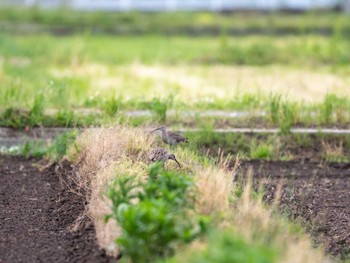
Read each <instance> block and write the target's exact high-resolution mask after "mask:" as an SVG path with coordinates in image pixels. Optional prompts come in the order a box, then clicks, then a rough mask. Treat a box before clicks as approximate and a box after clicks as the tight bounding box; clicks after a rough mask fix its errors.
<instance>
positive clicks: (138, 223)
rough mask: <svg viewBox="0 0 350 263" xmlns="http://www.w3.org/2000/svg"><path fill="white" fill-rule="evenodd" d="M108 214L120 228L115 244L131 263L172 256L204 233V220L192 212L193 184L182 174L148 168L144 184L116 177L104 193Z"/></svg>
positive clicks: (157, 165)
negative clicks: (109, 208)
mask: <svg viewBox="0 0 350 263" xmlns="http://www.w3.org/2000/svg"><path fill="white" fill-rule="evenodd" d="M107 195H108V197H109V199H110V200H111V201H112V214H110V215H107V216H106V220H109V219H110V218H114V219H115V220H116V221H117V222H118V224H119V225H120V227H121V228H122V234H121V236H120V237H119V238H118V239H117V240H116V243H117V244H118V245H119V246H120V248H121V251H122V253H123V255H125V256H127V257H129V258H130V259H131V261H132V262H154V260H156V259H158V258H164V257H168V256H171V255H173V254H174V250H175V248H176V247H177V246H178V245H180V244H183V243H188V242H190V241H192V240H193V239H194V238H196V237H197V236H199V235H200V234H201V233H202V232H204V231H205V229H206V220H205V219H204V218H202V217H200V216H198V215H196V214H195V213H194V210H193V202H194V199H193V181H192V179H191V178H190V177H189V176H187V175H184V174H178V173H176V172H170V171H165V170H163V169H161V165H160V164H156V165H154V166H152V168H151V170H150V172H149V176H148V180H147V181H146V182H145V183H141V182H137V180H136V177H135V176H127V175H123V176H119V177H118V179H116V180H115V182H114V183H113V185H112V186H111V187H110V189H109V191H108V194H107Z"/></svg>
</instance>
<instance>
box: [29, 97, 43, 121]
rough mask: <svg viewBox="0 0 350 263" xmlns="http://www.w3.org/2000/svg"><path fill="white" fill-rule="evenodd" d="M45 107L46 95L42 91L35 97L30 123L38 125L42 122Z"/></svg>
mask: <svg viewBox="0 0 350 263" xmlns="http://www.w3.org/2000/svg"><path fill="white" fill-rule="evenodd" d="M44 108H45V97H44V94H43V93H42V92H40V93H38V94H37V95H36V96H35V97H34V102H33V106H32V108H31V110H30V112H29V124H30V125H31V126H37V125H40V124H41V123H42V120H43V116H44Z"/></svg>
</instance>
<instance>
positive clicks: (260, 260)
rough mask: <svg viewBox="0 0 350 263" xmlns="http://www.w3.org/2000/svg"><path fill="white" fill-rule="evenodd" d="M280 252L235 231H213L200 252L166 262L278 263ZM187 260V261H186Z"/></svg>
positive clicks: (192, 252)
mask: <svg viewBox="0 0 350 263" xmlns="http://www.w3.org/2000/svg"><path fill="white" fill-rule="evenodd" d="M279 256H280V255H279V252H278V250H277V248H276V247H273V246H266V244H263V243H259V242H254V241H250V242H249V241H247V240H245V239H244V237H243V236H241V235H239V234H238V233H235V232H234V231H225V232H224V231H218V230H216V231H212V232H211V233H210V235H209V240H208V244H207V245H206V246H205V248H204V249H203V248H202V249H199V251H198V250H197V251H191V253H188V254H185V255H183V254H182V255H181V259H180V258H174V259H170V260H167V261H164V262H167V263H175V262H180V261H182V262H188V263H211V262H218V263H226V262H232V263H251V262H255V263H272V262H278V261H277V260H278V258H279ZM184 258H185V260H184Z"/></svg>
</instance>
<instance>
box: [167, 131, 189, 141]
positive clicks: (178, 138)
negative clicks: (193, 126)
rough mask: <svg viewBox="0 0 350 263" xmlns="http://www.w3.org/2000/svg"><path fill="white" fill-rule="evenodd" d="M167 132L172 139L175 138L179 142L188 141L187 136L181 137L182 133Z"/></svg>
mask: <svg viewBox="0 0 350 263" xmlns="http://www.w3.org/2000/svg"><path fill="white" fill-rule="evenodd" d="M168 134H169V136H171V137H173V138H174V139H176V140H177V141H179V142H186V141H188V139H187V138H185V137H183V136H182V135H180V134H178V133H175V132H169V133H168Z"/></svg>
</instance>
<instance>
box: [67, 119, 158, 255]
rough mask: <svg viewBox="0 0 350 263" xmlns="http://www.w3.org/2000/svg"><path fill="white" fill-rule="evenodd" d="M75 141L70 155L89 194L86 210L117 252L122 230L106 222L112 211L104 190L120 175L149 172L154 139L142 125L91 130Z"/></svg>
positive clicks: (110, 248)
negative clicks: (117, 238)
mask: <svg viewBox="0 0 350 263" xmlns="http://www.w3.org/2000/svg"><path fill="white" fill-rule="evenodd" d="M76 144H77V147H74V148H72V149H71V151H70V153H69V157H70V159H71V160H73V161H74V163H75V165H76V166H77V171H78V172H77V179H78V183H79V185H80V187H81V188H86V189H87V190H88V192H89V193H90V196H89V204H88V206H87V210H88V211H87V213H88V215H89V216H90V217H91V218H92V220H93V223H94V225H95V228H96V235H97V240H98V243H99V245H100V246H101V247H102V248H104V249H106V251H107V252H108V253H110V254H113V255H116V254H117V253H118V249H117V247H116V246H115V244H114V240H115V238H116V237H117V236H118V235H119V233H120V230H119V229H118V227H117V224H116V222H113V221H110V222H109V223H108V224H105V223H104V216H105V215H106V214H108V213H110V204H109V202H108V200H107V199H106V197H105V196H104V193H105V192H106V191H107V187H108V185H109V184H110V183H111V182H112V181H113V179H114V178H116V177H117V176H118V175H122V174H135V175H139V176H142V175H145V174H146V170H145V167H146V163H147V160H148V158H147V154H148V152H149V150H150V148H151V147H152V145H153V144H154V139H153V137H148V136H147V135H146V133H145V130H144V129H142V128H129V127H125V126H116V127H107V128H92V129H88V130H86V131H85V132H84V133H82V134H81V135H80V136H79V138H78V139H77V142H76ZM77 148H78V150H77Z"/></svg>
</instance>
